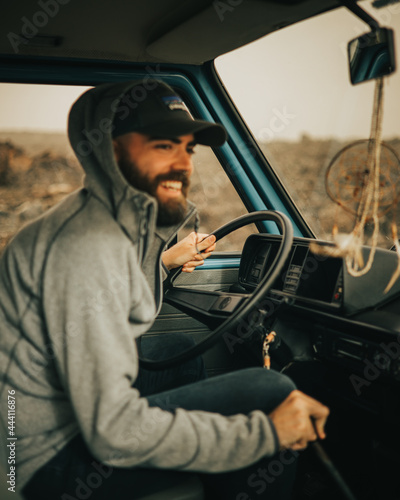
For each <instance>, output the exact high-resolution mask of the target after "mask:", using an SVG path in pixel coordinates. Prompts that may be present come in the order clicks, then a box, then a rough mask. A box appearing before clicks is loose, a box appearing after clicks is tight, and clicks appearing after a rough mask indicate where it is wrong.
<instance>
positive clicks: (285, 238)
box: [139, 210, 293, 370]
mask: <svg viewBox="0 0 400 500" xmlns="http://www.w3.org/2000/svg"><path fill="white" fill-rule="evenodd" d="M265 220H269V221H273V222H275V223H276V224H277V225H278V226H279V228H280V230H281V233H282V239H281V243H280V246H279V249H278V253H277V255H276V257H275V260H274V262H273V263H272V265H271V268H270V269H269V271H268V272H267V273H266V275H265V276H264V277H263V278H262V280H261V282H260V283H259V285H258V286H257V288H256V289H255V290H254V291H253V293H251V294H250V293H232V292H219V291H205V290H192V289H189V288H183V287H176V286H174V282H175V280H176V278H177V277H178V276H179V274H180V273H181V271H182V268H178V269H177V270H176V272H174V273H171V274H170V277H169V279H168V281H167V282H166V283H164V286H166V291H165V293H164V300H165V302H167V303H169V304H171V305H173V306H175V307H177V308H178V309H180V310H182V311H184V312H186V313H188V314H189V315H190V316H192V317H195V318H197V319H199V320H200V321H202V322H203V323H205V324H209V325H213V326H215V325H216V324H217V325H218V326H217V328H216V329H215V330H214V331H212V332H211V333H210V334H209V335H207V337H205V338H204V339H203V340H201V341H200V342H199V343H198V344H196V345H194V346H193V347H191V348H189V349H187V350H186V351H183V352H180V353H178V354H177V355H176V356H173V357H171V358H169V359H163V360H159V361H153V360H150V359H147V358H142V357H139V362H140V366H141V367H142V368H146V369H148V370H164V369H166V368H170V367H171V366H174V365H176V364H180V363H183V362H185V361H188V360H189V359H192V358H194V357H196V356H199V355H200V354H203V352H205V351H206V350H207V349H210V348H211V347H212V346H213V345H214V344H215V343H216V342H217V341H218V340H219V339H220V337H221V335H222V334H223V333H224V332H228V331H233V330H234V329H235V328H236V327H237V326H238V325H239V324H240V323H241V321H242V320H243V319H244V318H246V317H247V316H248V315H249V314H250V313H251V312H252V311H253V310H254V309H257V306H258V305H259V304H260V302H261V300H262V299H263V297H264V296H265V295H266V294H267V293H268V291H269V290H270V288H271V286H272V285H273V283H274V281H275V279H276V278H277V277H278V276H279V274H280V273H281V271H282V269H283V266H284V265H285V263H286V260H287V258H288V257H289V253H290V250H291V247H292V242H293V227H292V224H291V222H290V220H289V219H288V217H287V216H286V215H284V214H283V213H281V212H277V211H274V210H260V211H257V212H250V213H249V214H246V215H243V216H241V217H238V218H237V219H234V220H232V221H230V222H228V223H227V224H225V225H223V226H221V227H220V228H219V229H217V230H216V231H214V232H213V233H211V234H214V235H215V237H216V240H217V241H218V240H220V239H222V238H223V237H224V236H226V235H228V234H230V233H232V232H233V231H236V230H237V229H239V228H241V227H243V226H247V225H248V224H252V223H254V222H259V221H265Z"/></svg>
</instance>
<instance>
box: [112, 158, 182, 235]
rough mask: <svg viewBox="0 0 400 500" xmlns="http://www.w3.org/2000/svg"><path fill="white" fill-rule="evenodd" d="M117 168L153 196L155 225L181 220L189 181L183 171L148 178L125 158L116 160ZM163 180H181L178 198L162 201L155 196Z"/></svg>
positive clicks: (130, 180)
mask: <svg viewBox="0 0 400 500" xmlns="http://www.w3.org/2000/svg"><path fill="white" fill-rule="evenodd" d="M118 165H119V168H120V169H121V172H122V174H123V175H124V177H125V179H126V180H127V181H128V182H129V184H131V185H132V186H133V187H135V188H136V189H139V190H140V191H144V192H145V193H148V194H150V195H151V196H154V198H155V199H156V200H157V204H158V214H157V225H159V226H171V225H174V224H178V223H179V222H182V221H183V219H184V218H185V214H186V210H187V201H186V198H187V194H188V191H189V186H190V181H189V178H188V176H187V175H186V173H185V172H184V171H174V172H169V173H168V174H160V175H157V176H156V177H155V178H154V179H149V177H148V176H146V175H143V174H142V173H141V172H140V171H139V169H138V168H137V167H136V165H135V164H134V163H133V162H131V161H130V160H128V159H127V158H121V159H120V161H119V162H118ZM163 181H181V182H182V191H181V192H182V196H181V197H180V198H179V199H170V200H167V201H162V200H160V199H159V198H158V196H157V188H158V186H159V184H160V183H161V182H163Z"/></svg>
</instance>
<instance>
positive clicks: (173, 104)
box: [162, 95, 193, 119]
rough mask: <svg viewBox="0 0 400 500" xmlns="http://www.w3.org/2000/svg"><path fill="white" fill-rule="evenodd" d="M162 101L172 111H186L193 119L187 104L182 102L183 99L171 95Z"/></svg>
mask: <svg viewBox="0 0 400 500" xmlns="http://www.w3.org/2000/svg"><path fill="white" fill-rule="evenodd" d="M162 100H163V101H164V103H165V105H166V106H167V107H168V108H169V109H170V110H171V111H174V110H176V109H179V110H181V111H186V113H188V115H189V116H190V117H191V118H192V119H193V117H192V115H191V114H190V111H189V110H188V108H187V106H186V104H185V103H184V102H183V101H182V99H181V98H180V97H179V96H177V95H171V96H167V97H162Z"/></svg>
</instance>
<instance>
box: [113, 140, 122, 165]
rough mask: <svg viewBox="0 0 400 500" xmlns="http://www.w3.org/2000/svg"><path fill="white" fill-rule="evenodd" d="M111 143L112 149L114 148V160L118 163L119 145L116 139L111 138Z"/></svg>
mask: <svg viewBox="0 0 400 500" xmlns="http://www.w3.org/2000/svg"><path fill="white" fill-rule="evenodd" d="M112 144H113V149H114V155H115V160H116V162H117V163H118V162H119V160H120V157H121V155H120V150H121V149H120V148H121V145H120V143H119V141H118V140H117V139H113V140H112Z"/></svg>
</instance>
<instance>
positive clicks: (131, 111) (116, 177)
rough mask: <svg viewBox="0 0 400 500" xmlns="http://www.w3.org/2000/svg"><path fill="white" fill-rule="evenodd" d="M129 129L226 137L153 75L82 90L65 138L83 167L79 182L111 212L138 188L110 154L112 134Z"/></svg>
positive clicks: (217, 140) (213, 140)
mask: <svg viewBox="0 0 400 500" xmlns="http://www.w3.org/2000/svg"><path fill="white" fill-rule="evenodd" d="M129 132H140V133H143V134H147V135H155V136H160V137H161V138H170V137H171V138H173V137H178V136H180V135H186V134H190V133H192V134H193V135H194V137H195V139H196V141H197V142H198V143H199V144H204V145H209V146H220V145H222V144H223V142H224V141H225V140H226V132H225V129H224V128H223V127H222V125H219V124H215V123H211V122H206V121H204V120H194V119H193V117H192V116H191V114H190V112H189V111H188V109H187V107H186V105H185V103H184V102H183V100H182V99H181V97H180V96H179V95H178V94H177V93H176V92H175V91H174V90H173V89H172V88H171V87H169V86H168V85H166V84H165V83H163V82H161V81H159V80H154V79H150V78H146V79H144V80H141V81H134V82H123V83H117V84H115V83H111V84H103V85H100V86H98V87H95V88H93V89H90V90H88V91H87V92H85V93H84V94H83V95H82V96H80V97H79V98H78V100H77V101H76V102H75V103H74V105H73V106H72V108H71V111H70V114H69V122H68V134H69V139H70V142H71V145H72V148H73V149H74V151H75V154H76V155H77V157H78V159H79V161H80V162H81V164H82V166H83V168H84V170H85V172H86V178H85V186H86V187H87V188H88V189H90V190H92V191H93V192H95V194H96V195H97V196H98V197H99V198H101V199H102V201H103V202H106V203H107V204H108V205H109V206H110V208H111V209H112V211H113V212H115V211H116V210H117V207H118V206H119V204H120V202H121V201H122V199H123V198H126V197H127V194H128V191H129V193H130V195H131V197H134V196H135V195H136V196H137V195H139V193H140V192H138V191H137V190H136V189H135V188H133V187H132V186H130V185H129V184H128V183H127V181H126V179H125V178H124V176H123V175H122V173H121V171H120V169H119V167H118V164H117V162H116V159H115V156H114V150H113V144H112V139H113V138H114V137H118V136H119V135H123V134H125V133H129ZM141 194H142V195H143V193H141ZM145 197H146V196H145ZM147 197H148V198H151V197H150V196H149V195H147Z"/></svg>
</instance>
